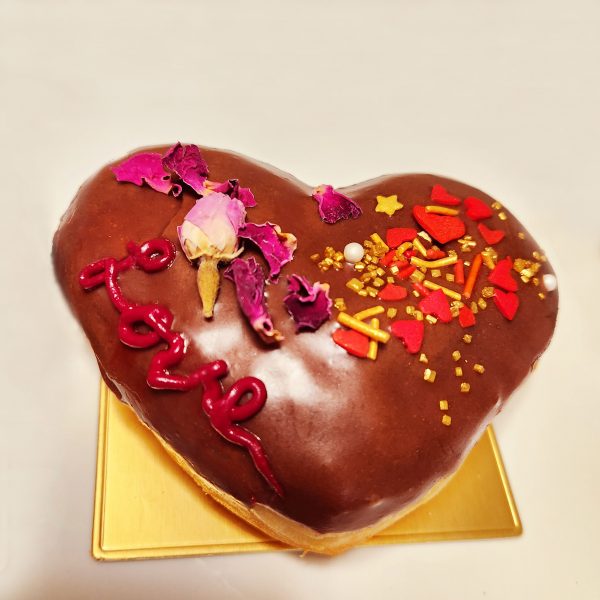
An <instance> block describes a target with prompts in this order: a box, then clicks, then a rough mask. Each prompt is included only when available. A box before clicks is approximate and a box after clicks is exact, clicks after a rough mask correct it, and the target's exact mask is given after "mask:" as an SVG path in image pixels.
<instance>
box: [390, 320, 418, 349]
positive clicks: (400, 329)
mask: <svg viewBox="0 0 600 600" xmlns="http://www.w3.org/2000/svg"><path fill="white" fill-rule="evenodd" d="M392 333H393V334H394V335H395V336H396V337H397V338H400V340H402V343H403V344H404V345H405V346H406V349H407V350H408V351H409V352H410V354H416V353H417V352H418V351H419V350H420V349H421V344H422V343H423V334H424V333H425V326H424V324H423V321H417V320H416V319H409V320H406V321H394V322H393V323H392Z"/></svg>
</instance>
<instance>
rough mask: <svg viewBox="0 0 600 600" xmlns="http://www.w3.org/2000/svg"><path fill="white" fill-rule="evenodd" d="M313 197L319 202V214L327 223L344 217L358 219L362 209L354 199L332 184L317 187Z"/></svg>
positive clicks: (335, 221)
mask: <svg viewBox="0 0 600 600" xmlns="http://www.w3.org/2000/svg"><path fill="white" fill-rule="evenodd" d="M312 197H313V198H314V199H315V200H316V201H317V202H318V203H319V214H320V215H321V219H323V221H325V223H329V224H333V223H337V222H338V221H341V220H342V219H358V217H360V215H362V210H361V208H360V206H358V204H356V202H354V200H352V199H351V198H348V196H344V194H340V192H336V191H335V190H334V189H333V186H331V185H320V186H319V187H317V188H315V189H314V190H313V193H312Z"/></svg>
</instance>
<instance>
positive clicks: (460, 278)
mask: <svg viewBox="0 0 600 600" xmlns="http://www.w3.org/2000/svg"><path fill="white" fill-rule="evenodd" d="M454 282H455V283H458V284H459V285H464V283H465V267H464V265H463V260H462V258H460V259H458V260H457V261H456V263H455V265H454Z"/></svg>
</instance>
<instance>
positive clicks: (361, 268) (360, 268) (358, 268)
mask: <svg viewBox="0 0 600 600" xmlns="http://www.w3.org/2000/svg"><path fill="white" fill-rule="evenodd" d="M365 267H366V265H365V263H364V262H357V263H356V264H355V265H354V270H355V271H364V270H365Z"/></svg>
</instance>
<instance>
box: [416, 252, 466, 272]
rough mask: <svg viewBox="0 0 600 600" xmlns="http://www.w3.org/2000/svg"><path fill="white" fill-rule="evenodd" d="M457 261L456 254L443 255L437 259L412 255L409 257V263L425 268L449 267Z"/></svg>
mask: <svg viewBox="0 0 600 600" xmlns="http://www.w3.org/2000/svg"><path fill="white" fill-rule="evenodd" d="M457 261H458V256H457V255H456V254H454V255H448V256H444V258H438V259H437V260H423V259H422V258H419V257H418V256H413V257H412V258H411V259H410V264H411V265H415V266H416V267H425V268H426V269H438V268H440V267H449V266H450V265H453V264H454V263H456V262H457Z"/></svg>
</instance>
